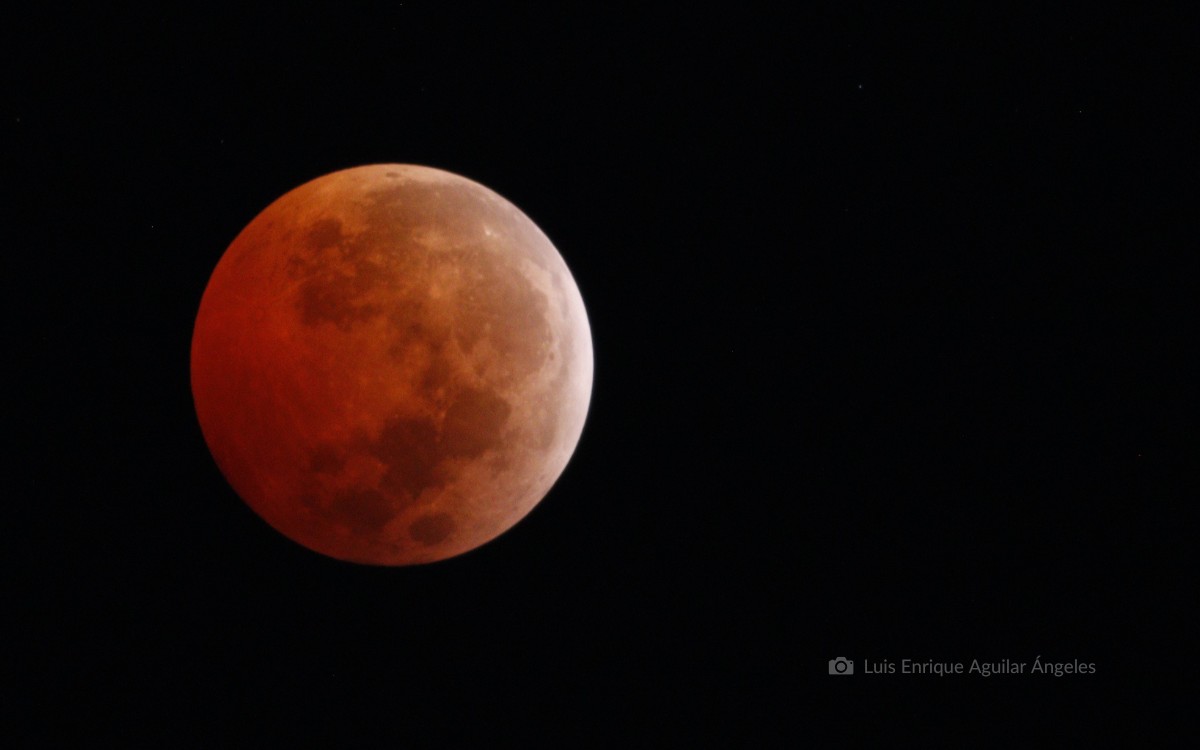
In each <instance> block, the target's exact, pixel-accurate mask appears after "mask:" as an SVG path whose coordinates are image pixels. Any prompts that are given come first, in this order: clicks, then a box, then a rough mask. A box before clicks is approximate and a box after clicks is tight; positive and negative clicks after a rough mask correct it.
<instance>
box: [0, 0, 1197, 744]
mask: <svg viewBox="0 0 1200 750" xmlns="http://www.w3.org/2000/svg"><path fill="white" fill-rule="evenodd" d="M428 5H429V4H424V3H393V4H391V5H390V6H389V7H388V9H387V10H386V11H379V12H373V13H369V14H362V15H357V14H354V13H352V12H350V11H349V10H348V9H334V10H325V11H315V10H314V11H298V10H291V11H288V12H286V13H283V14H277V13H275V12H257V11H250V10H242V11H238V12H235V13H224V12H220V11H217V10H214V9H212V8H204V9H203V10H200V9H197V10H195V11H193V12H180V11H173V10H171V11H168V10H155V11H154V12H153V13H149V12H145V11H139V12H124V11H121V10H114V9H112V8H105V9H104V10H97V11H94V12H92V13H90V14H86V15H79V14H76V13H65V12H62V11H58V12H54V11H44V12H34V11H30V10H22V11H13V12H12V13H10V14H9V15H10V18H9V19H8V21H6V23H5V26H6V27H7V28H6V29H5V30H4V31H3V32H0V36H3V39H2V40H0V41H3V42H4V44H3V45H0V56H3V72H2V73H0V75H2V78H0V86H2V88H0V92H2V93H3V96H2V97H0V114H2V117H0V158H2V160H3V162H2V169H3V181H4V185H5V189H4V192H5V193H6V194H7V195H8V197H7V198H6V199H5V202H4V206H5V209H4V219H5V224H6V229H7V231H6V235H5V236H6V239H5V243H4V247H5V250H6V251H7V252H6V253H5V258H6V268H7V274H6V281H7V283H6V288H7V293H6V294H5V302H6V307H8V306H11V309H10V310H9V311H8V314H7V315H6V316H5V317H6V330H7V331H8V332H7V334H6V340H7V341H8V342H9V346H8V347H6V351H7V352H8V354H7V356H6V361H7V367H6V369H7V371H8V372H9V373H10V374H11V373H15V377H16V379H17V383H16V385H15V387H14V386H10V390H9V394H8V398H9V407H8V408H7V410H6V413H7V419H6V422H7V424H8V427H7V432H8V436H9V440H8V441H6V442H8V444H9V445H10V446H15V451H14V449H13V448H10V451H9V452H10V460H12V461H13V465H12V466H11V467H10V468H9V470H8V476H9V482H8V483H7V486H6V492H5V494H6V496H7V500H8V504H9V508H10V511H14V512H10V514H9V516H8V521H7V522H6V524H5V529H6V543H5V548H6V552H8V553H10V554H12V555H14V556H15V559H14V561H13V562H12V563H11V564H10V565H9V566H8V567H9V572H10V574H15V575H12V583H10V584H9V585H7V586H6V591H7V592H8V595H7V596H6V597H5V599H6V601H7V606H6V617H5V619H6V620H8V621H9V622H10V624H12V625H15V627H16V632H17V635H16V636H15V637H12V638H10V639H9V640H8V643H7V648H6V651H7V653H8V656H7V657H6V665H7V666H6V668H5V673H6V680H5V682H6V683H7V686H8V687H9V688H10V690H11V693H12V697H10V698H9V699H8V701H7V704H8V706H9V708H10V709H11V708H14V707H15V708H16V709H17V710H18V712H20V713H21V714H23V715H24V716H25V717H26V718H27V719H29V721H28V722H25V723H23V724H22V726H21V727H20V731H21V732H22V734H21V735H20V736H21V737H24V738H26V739H27V740H28V742H29V744H30V745H39V744H54V742H55V741H56V740H59V739H61V738H64V737H67V736H75V737H88V738H92V739H93V740H96V739H97V738H100V737H106V738H107V737H110V736H111V737H113V738H123V739H124V740H127V741H128V742H130V743H135V742H136V740H138V739H145V738H154V739H155V740H156V741H157V742H158V743H159V746H163V747H167V746H181V747H182V746H191V745H193V744H195V745H202V744H203V745H204V746H209V747H213V746H236V745H237V744H238V743H239V742H249V741H251V738H254V740H253V741H255V742H258V743H280V744H281V745H282V743H284V742H292V741H303V742H306V743H309V744H312V745H313V746H328V747H401V746H408V745H415V746H424V745H425V744H426V743H428V744H429V745H431V746H444V747H464V746H465V747H475V746H482V744H481V743H484V742H489V743H495V742H499V741H500V739H501V738H503V737H506V736H508V735H510V734H511V735H522V736H526V737H528V736H531V735H532V736H538V737H541V738H543V739H544V740H546V741H547V742H549V741H550V738H556V739H554V741H553V742H552V743H551V744H546V745H544V746H547V747H564V748H565V747H584V746H589V745H587V744H584V743H586V742H587V741H588V739H589V738H590V740H591V741H592V742H598V741H601V740H603V741H605V742H607V743H609V744H607V745H606V746H611V747H617V746H625V745H628V744H629V743H630V742H631V741H633V740H635V739H639V738H640V741H641V742H644V743H649V744H647V745H646V746H655V747H669V746H672V743H674V742H678V741H682V740H683V739H685V738H697V737H700V738H704V737H707V738H710V739H713V740H719V741H720V742H721V743H722V746H728V747H734V746H739V745H742V744H746V745H748V746H757V747H775V746H779V747H801V746H803V743H804V742H806V741H816V740H818V739H820V738H825V739H826V740H828V739H829V738H836V737H839V736H850V735H853V734H857V733H859V732H863V731H879V730H882V731H885V732H889V733H894V734H893V736H894V737H902V736H905V733H904V732H902V731H901V729H902V728H907V726H910V725H911V726H912V727H913V729H914V730H915V731H916V734H915V735H909V736H921V737H936V736H938V735H939V734H940V733H941V732H942V731H943V730H944V729H945V728H946V727H950V728H952V729H955V730H956V731H966V732H972V733H987V734H989V735H998V736H1001V737H1004V736H1008V735H1009V734H1010V733H1011V734H1012V735H1014V736H1016V735H1018V734H1019V733H1020V732H1021V731H1023V729H1024V727H1025V726H1026V722H1027V721H1028V720H1034V721H1036V722H1038V723H1039V724H1044V725H1046V729H1043V730H1040V731H1042V732H1043V734H1042V736H1043V737H1045V736H1050V737H1075V736H1077V735H1075V734H1074V733H1075V732H1076V731H1077V730H1078V731H1083V730H1087V731H1095V730H1097V729H1099V730H1103V731H1109V730H1110V729H1111V728H1113V726H1114V725H1116V724H1124V723H1126V722H1130V723H1135V724H1136V721H1134V722H1131V721H1130V720H1131V719H1133V718H1135V717H1137V716H1141V714H1140V713H1139V711H1140V710H1141V709H1140V708H1135V707H1134V706H1135V705H1136V706H1138V707H1140V706H1142V705H1143V704H1149V703H1151V702H1159V701H1160V700H1161V699H1166V700H1167V701H1168V702H1167V703H1166V704H1165V705H1170V700H1171V696H1172V695H1173V693H1172V692H1171V690H1170V685H1171V684H1172V680H1174V679H1175V678H1177V677H1178V673H1179V666H1178V664H1177V662H1176V660H1174V658H1173V657H1172V656H1171V654H1173V653H1174V650H1175V649H1176V648H1177V645H1178V643H1179V641H1178V639H1177V638H1176V636H1175V635H1174V633H1175V632H1176V630H1175V629H1176V628H1178V627H1179V626H1180V625H1181V624H1182V622H1183V619H1182V618H1183V615H1182V611H1183V609H1184V608H1185V606H1186V605H1187V604H1188V603H1189V602H1190V601H1191V600H1194V598H1195V590H1194V589H1195V586H1194V580H1195V577H1194V576H1195V569H1196V568H1195V559H1194V554H1193V553H1192V551H1191V544H1190V543H1189V544H1187V545H1182V544H1180V543H1179V540H1180V537H1181V536H1182V531H1183V529H1182V527H1181V521H1180V518H1179V515H1180V513H1181V509H1182V508H1183V507H1185V505H1186V504H1188V503H1191V502H1194V499H1195V495H1194V492H1185V491H1184V487H1185V485H1186V484H1187V483H1189V482H1192V481H1194V480H1195V478H1196V476H1195V475H1196V461H1195V457H1196V453H1195V448H1196V444H1195V437H1194V436H1195V422H1194V420H1191V419H1186V420H1185V416H1184V415H1185V414H1187V412H1188V411H1189V410H1190V409H1191V408H1194V406H1195V397H1194V385H1193V386H1189V387H1187V388H1185V384H1186V383H1189V382H1192V381H1193V379H1194V373H1193V372H1190V371H1189V360H1190V359H1192V358H1194V347H1195V343H1196V330H1195V326H1194V323H1192V322H1191V318H1192V317H1194V312H1195V310H1194V298H1192V297H1191V296H1190V294H1189V292H1188V288H1189V287H1191V286H1193V285H1194V282H1195V279H1196V277H1197V272H1198V271H1200V269H1198V268H1197V265H1198V264H1197V260H1196V254H1195V242H1196V232H1195V223H1194V219H1195V205H1196V204H1195V200H1196V197H1197V195H1196V192H1197V191H1196V178H1195V175H1196V171H1195V168H1194V163H1193V159H1194V157H1195V140H1196V133H1197V132H1198V129H1197V122H1196V120H1195V117H1194V115H1188V114H1186V113H1187V112H1188V111H1189V110H1190V109H1191V107H1192V105H1194V104H1195V101H1196V90H1195V80H1194V79H1195V76H1194V67H1193V68H1189V67H1188V66H1186V65H1185V64H1184V62H1183V60H1184V52H1185V51H1187V50H1188V49H1190V47H1191V46H1192V44H1193V39H1192V38H1191V37H1192V36H1193V35H1191V34H1189V33H1188V26H1189V23H1188V20H1187V19H1185V18H1183V17H1182V14H1177V15H1172V14H1170V13H1161V14H1154V13H1150V12H1148V11H1147V12H1144V11H1140V10H1139V11H1138V12H1137V13H1135V14H1126V13H1118V12H1116V11H1111V10H1109V11H1098V10H1093V11H1090V12H1089V14H1087V16H1086V17H1084V16H1071V17H1066V16H1064V17H1060V18H1055V17H1051V16H1049V15H1037V16H1033V15H1030V16H1018V15H1015V14H1010V13H1009V12H1008V11H1000V10H990V11H981V10H979V9H977V8H976V7H975V5H974V4H967V5H966V6H964V8H965V9H959V10H955V11H948V12H941V13H931V12H928V11H926V10H921V9H911V8H907V7H906V8H904V9H902V10H890V11H886V12H881V11H879V10H875V9H870V8H866V7H860V6H854V7H853V8H848V7H846V4H841V3H835V4H829V5H827V6H824V7H822V8H815V7H813V6H810V5H804V6H802V8H801V9H794V8H793V9H792V10H791V13H790V14H789V15H786V16H772V15H769V14H753V13H750V12H748V11H739V10H736V9H731V8H727V7H721V8H720V9H719V10H716V11H713V12H711V13H702V12H698V11H696V10H694V9H692V8H690V7H689V8H688V9H687V10H686V11H684V10H682V7H683V6H680V9H679V10H676V11H674V12H648V11H646V10H640V11H637V12H633V11H618V10H614V9H611V8H608V7H607V6H604V5H596V4H592V5H589V6H587V9H586V10H572V11H566V10H561V9H552V10H551V9H545V8H543V9H537V10H533V9H522V10H513V9H494V10H490V11H488V12H487V13H486V14H483V15H480V14H479V12H478V11H477V10H475V9H473V8H472V9H466V8H459V9H446V8H444V7H441V6H439V9H438V10H436V11H435V10H431V9H430V8H429V7H427V6H428ZM379 162H398V163H416V164H425V165H429V166H434V167H438V168H441V169H446V170H449V171H452V172H456V173H459V174H462V175H465V176H467V177H470V178H471V179H473V180H476V181H478V182H481V183H483V184H484V185H487V186H488V187H490V188H492V189H493V190H495V191H497V192H498V193H500V194H501V195H503V196H504V197H506V198H507V199H509V200H510V201H512V202H513V203H515V204H516V205H517V206H518V207H520V208H521V209H522V210H523V211H524V212H525V213H526V214H527V215H529V216H530V217H531V218H532V219H533V220H534V221H535V222H536V223H537V224H538V225H539V226H540V227H541V228H542V230H543V231H545V232H546V234H547V235H548V236H549V237H550V239H551V240H552V241H553V242H554V243H555V246H556V247H557V248H558V250H559V252H560V253H561V254H562V256H563V257H564V259H565V260H566V262H567V264H568V266H569V267H570V268H571V271H572V273H573V275H574V277H575V280H576V282H577V283H578V285H579V288H580V290H581V293H582V295H583V298H584V301H585V303H586V305H587V309H588V314H589V317H590V320H591V325H592V334H593V341H594V347H595V363H596V364H595V367H596V369H595V382H594V388H593V395H592V402H591V409H590V414H589V419H588V423H587V425H586V427H585V429H584V433H583V437H582V439H581V441H580V444H579V446H578V448H577V450H576V453H575V456H574V458H573V459H572V461H571V463H570V465H569V466H568V467H567V469H566V471H565V473H564V474H563V476H562V478H561V479H560V480H559V482H558V484H557V485H556V486H555V487H554V489H553V490H552V491H551V492H550V494H549V495H548V496H547V498H546V499H545V500H544V501H543V502H542V503H541V504H540V505H539V506H538V507H537V508H535V510H534V511H533V512H532V513H531V514H530V515H529V516H528V517H527V518H526V519H525V520H524V521H522V522H521V523H520V524H518V525H517V526H516V527H515V528H514V529H513V530H512V531H510V532H509V533H507V534H505V535H503V536H502V537H500V538H499V539H497V540H496V541H494V542H492V543H490V544H488V545H486V546H484V547H482V548H480V549H477V550H475V551H473V552H471V553H469V554H467V555H465V556H462V557H460V558H456V559H453V560H449V561H446V562H442V563H437V564H434V565H429V566H419V567H411V568H372V567H365V566H359V565H354V564H349V563H343V562H338V561H335V560H331V559H328V558H325V557H322V556H320V555H317V554H315V553H312V552H310V551H308V550H306V549H304V548H302V547H300V546H298V545H296V544H294V543H293V542H290V541H289V540H287V539H286V538H284V537H283V536H281V535H279V534H278V533H276V532H275V531H273V530H272V529H271V528H270V527H268V526H267V525H266V524H265V523H264V522H263V521H261V520H260V519H259V518H258V517H257V516H256V515H255V514H254V513H253V512H252V511H251V510H250V509H249V508H248V507H247V506H245V505H244V504H243V503H242V502H241V501H240V500H239V498H238V497H237V496H236V495H235V494H234V492H233V491H232V490H231V489H230V487H229V486H228V484H227V483H226V482H225V480H224V479H223V477H222V476H221V474H220V472H219V471H218V469H217V467H216V465H215V463H214V462H213V460H212V457H211V455H210V454H209V452H208V449H207V447H206V445H205V443H204V440H203V437H202V436H201V433H200V429H199V426H198V424H197V421H196V418H195V412H194V409H193V405H192V400H191V393H190V390H189V364H188V356H189V347H190V338H191V332H192V325H193V322H194V320H195V314H196V310H197V308H198V305H199V301H200V297H201V294H202V293H203V290H204V287H205V284H206V283H207V280H208V277H209V274H210V273H211V271H212V269H213V267H214V266H215V265H216V263H217V261H218V259H219V258H220V256H221V254H222V252H223V251H224V250H225V248H226V247H227V246H228V244H229V243H230V242H231V241H232V240H233V238H234V236H235V235H236V234H237V233H238V232H239V231H240V230H241V229H242V227H244V226H245V225H246V224H247V223H248V222H249V221H250V220H251V219H252V218H253V217H254V216H255V215H256V214H257V213H258V212H259V211H261V210H262V209H263V208H264V207H266V205H267V204H269V203H270V202H271V201H273V200H274V199H275V198H277V197H279V196H280V195H282V194H283V193H285V192H286V191H288V190H290V189H292V188H294V187H296V186H297V185H300V184H301V183H303V182H306V181H308V180H310V179H313V178H315V177H317V176H320V175H322V174H326V173H328V172H331V171H334V170H338V169H343V168H347V167H352V166H358V165H362V164H369V163H379ZM837 656H844V657H847V658H849V659H854V660H856V663H857V664H858V665H859V670H860V673H859V674H857V675H855V676H854V677H853V678H841V677H830V676H829V675H828V674H827V673H826V672H827V661H828V660H829V659H832V658H834V657H837ZM1035 656H1040V657H1041V659H1042V660H1050V661H1057V662H1068V661H1073V660H1078V661H1081V662H1085V663H1093V664H1094V665H1095V668H1096V673H1095V674H1091V675H1074V676H1065V677H1062V678H1054V677H1047V676H1042V677H1036V676H1033V675H1026V676H1021V677H1016V676H1009V677H1004V676H996V677H992V678H988V679H983V678H980V677H975V676H971V677H946V678H938V677H930V676H900V675H885V676H871V675H865V674H862V673H861V671H862V666H863V660H871V661H876V660H885V659H888V660H892V661H895V662H897V663H898V662H899V661H900V660H901V659H906V658H907V659H912V660H916V661H922V660H935V661H963V662H967V663H968V664H969V663H970V662H971V660H972V659H979V660H981V661H982V660H990V661H1000V660H1003V659H1005V658H1007V659H1011V660H1015V661H1024V662H1032V661H1033V659H1034V657H1035ZM901 718H902V719H903V721H904V722H905V723H904V724H900V723H897V721H898V720H899V719H901ZM1046 731H1049V732H1051V733H1050V734H1044V732H1046ZM26 732H27V734H25V733H26ZM618 741H620V742H621V743H622V744H617V743H618ZM213 743H216V744H213ZM14 746H21V745H20V743H18V744H17V745H14ZM130 746H135V745H134V744H131V745H130ZM267 746H270V744H268V745H267ZM534 746H535V747H536V746H541V745H536V744H535V745H534ZM631 746H637V745H636V744H634V745H631Z"/></svg>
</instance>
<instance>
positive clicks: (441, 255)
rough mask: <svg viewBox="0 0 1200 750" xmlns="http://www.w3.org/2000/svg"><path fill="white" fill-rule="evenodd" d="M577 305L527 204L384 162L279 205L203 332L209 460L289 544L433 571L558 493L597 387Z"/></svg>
mask: <svg viewBox="0 0 1200 750" xmlns="http://www.w3.org/2000/svg"><path fill="white" fill-rule="evenodd" d="M592 366H593V360H592V338H591V329H590V327H589V324H588V318H587V313H586V311H585V309H584V304H583V299H582V297H581V296H580V293H579V289H578V287H577V286H576V284H575V280H574V279H573V278H572V276H571V272H570V271H569V270H568V268H567V265H566V263H565V262H564V261H563V258H562V256H561V255H559V253H558V251H557V250H556V249H555V247H554V245H552V244H551V242H550V240H549V239H548V238H547V237H546V235H545V234H544V233H542V231H541V230H540V229H538V227H537V226H536V225H535V224H534V223H533V222H532V221H531V220H530V219H529V218H528V217H527V216H525V214H523V213H522V212H521V211H520V210H519V209H518V208H517V207H516V206H514V205H513V204H512V203H510V202H508V201H507V200H505V199H504V198H502V197H501V196H500V195H498V194H496V193H495V192H493V191H492V190H490V189H488V188H486V187H484V186H483V185H480V184H479V183H476V182H473V181H471V180H469V179H467V178H465V177H461V176H459V175H456V174H452V173H450V172H445V171H442V170H439V169H433V168H430V167H422V166H416V165H405V164H377V165H370V166H364V167H357V168H354V169H346V170H343V171H339V172H334V173H332V174H328V175H325V176H323V177H319V178H317V179H315V180H312V181H311V182H308V183H306V184H304V185H301V186H300V187H298V188H296V189H294V190H292V191H291V192H289V193H287V194H285V195H284V196H283V197H281V198H279V199H278V200H276V201H275V202H274V203H272V204H271V205H270V206H268V207H267V208H266V209H265V210H264V211H263V212H262V213H260V214H259V215H258V216H257V217H255V219H254V220H253V221H251V222H250V224H249V225H248V226H247V227H246V228H245V229H244V230H242V232H241V233H240V234H239V235H238V236H237V238H236V239H234V241H233V243H232V244H231V245H230V246H229V248H228V249H227V250H226V251H225V253H224V255H223V256H222V257H221V259H220V261H219V262H218V263H217V266H216V269H215V270H214V271H213V274H212V277H211V278H210V280H209V282H208V285H207V287H206V288H205V290H204V295H203V297H202V299H201V302H200V308H199V312H198V313H197V316H196V324H195V330H194V332H193V336H192V349H191V385H192V395H193V399H194V401H195V407H196V415H197V418H198V420H199V423H200V428H201V431H202V432H203V434H204V439H205V442H206V443H207V444H208V447H209V449H210V450H211V452H212V455H213V458H214V459H215V461H216V463H217V466H218V467H219V468H220V470H221V473H222V474H223V475H224V476H225V478H226V479H227V480H228V481H229V483H230V485H231V486H232V487H233V489H234V490H235V491H236V492H237V494H238V495H239V496H240V497H241V498H242V499H243V500H244V501H245V502H246V504H248V505H249V506H250V507H251V508H252V509H253V510H254V511H255V512H256V513H257V514H258V515H259V516H261V517H262V518H263V519H264V520H265V521H266V522H267V523H268V524H270V525H271V526H272V527H274V528H275V529H276V530H277V531H279V532H280V533H282V534H283V535H285V536H287V537H288V538H290V539H292V540H293V541H295V542H298V543H299V544H301V545H303V546H305V547H307V548H309V549H311V550H314V551H316V552H319V553H321V554H324V555H328V556H330V557H334V558H337V559H340V560H347V561H352V562H356V563H364V564H371V565H411V564H421V563H429V562H433V561H436V560H443V559H446V558H449V557H453V556H455V555H459V554H462V553H464V552H467V551H468V550H471V549H474V548H476V547H478V546H480V545H482V544H484V543H486V542H488V541H490V540H492V539H494V538H496V537H497V536H499V535H500V534H502V533H504V532H505V531H507V530H508V529H509V528H511V527H512V526H513V525H514V524H516V523H517V522H518V521H520V520H521V519H522V518H523V517H524V516H525V515H526V514H528V513H529V511H530V510H532V509H533V507H534V506H535V505H537V504H538V503H539V502H540V501H541V500H542V498H543V497H545V495H546V494H547V492H549V490H550V488H551V486H552V485H553V484H554V483H555V481H556V480H557V479H558V477H559V476H560V475H561V474H562V472H563V470H564V468H565V467H566V465H567V462H568V460H569V459H570V457H571V455H572V453H573V452H574V450H575V447H576V445H577V444H578V442H579V438H580V435H581V433H582V431H583V425H584V420H585V418H586V416H587V411H588V404H589V401H590V398H591V389H592Z"/></svg>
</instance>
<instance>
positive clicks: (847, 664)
mask: <svg viewBox="0 0 1200 750" xmlns="http://www.w3.org/2000/svg"><path fill="white" fill-rule="evenodd" d="M829 674H854V662H852V661H850V660H849V659H847V658H845V657H844V656H839V657H838V658H836V659H830V660H829Z"/></svg>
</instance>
